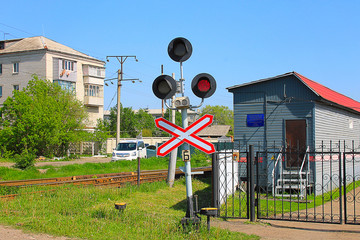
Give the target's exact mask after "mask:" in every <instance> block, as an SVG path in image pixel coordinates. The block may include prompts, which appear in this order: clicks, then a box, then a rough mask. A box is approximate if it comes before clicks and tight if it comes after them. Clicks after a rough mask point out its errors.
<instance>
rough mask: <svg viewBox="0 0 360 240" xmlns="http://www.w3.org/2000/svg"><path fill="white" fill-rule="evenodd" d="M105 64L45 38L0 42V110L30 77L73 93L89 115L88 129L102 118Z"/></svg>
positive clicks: (23, 86) (24, 85)
mask: <svg viewBox="0 0 360 240" xmlns="http://www.w3.org/2000/svg"><path fill="white" fill-rule="evenodd" d="M104 65H105V62H104V61H101V60H98V59H96V58H93V57H90V56H89V55H86V54H84V53H81V52H79V51H76V50H74V49H72V48H70V47H67V46H65V45H63V44H60V43H57V42H55V41H53V40H50V39H48V38H46V37H42V36H38V37H30V38H21V39H13V40H5V41H0V107H1V106H2V104H3V103H4V101H5V100H6V98H7V97H9V96H12V93H13V91H14V90H21V89H23V88H25V87H26V85H27V84H28V82H29V80H31V79H32V77H31V76H32V75H33V74H36V75H38V76H39V77H40V78H43V79H48V80H50V81H52V82H54V83H58V84H59V85H60V86H61V87H62V88H64V89H68V90H70V91H73V92H74V94H76V98H77V99H79V100H80V101H82V102H83V103H84V105H85V106H86V107H87V111H88V113H89V121H88V122H87V123H86V125H87V127H88V128H89V129H93V128H94V127H95V126H96V121H97V119H98V118H101V119H102V118H103V109H104V92H103V90H104V79H105V67H104Z"/></svg>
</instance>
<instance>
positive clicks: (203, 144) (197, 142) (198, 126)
mask: <svg viewBox="0 0 360 240" xmlns="http://www.w3.org/2000/svg"><path fill="white" fill-rule="evenodd" d="M213 118H214V116H212V115H209V114H206V115H204V116H202V117H201V118H199V119H198V120H197V121H196V122H194V123H193V124H191V125H190V126H189V127H187V128H186V129H183V128H182V127H179V126H177V125H175V124H173V123H172V122H169V121H168V120H166V119H164V118H157V119H156V120H155V124H156V126H157V127H158V128H160V129H161V130H164V131H165V132H167V133H170V134H171V135H173V136H174V137H173V138H171V139H170V140H169V141H167V142H165V143H164V144H162V145H161V146H160V147H159V148H158V150H157V155H159V156H166V155H167V154H168V153H170V152H171V151H172V150H174V149H175V148H177V147H179V146H180V145H181V144H183V143H184V142H186V143H188V144H190V145H192V146H194V147H196V148H198V149H200V150H201V151H203V152H205V153H207V154H211V153H213V152H215V147H214V145H213V144H212V143H209V142H207V141H205V140H204V139H202V138H200V137H198V136H196V135H195V134H196V133H198V132H200V131H201V130H202V129H204V128H205V127H207V126H209V125H210V124H211V123H212V121H213Z"/></svg>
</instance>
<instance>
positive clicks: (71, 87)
mask: <svg viewBox="0 0 360 240" xmlns="http://www.w3.org/2000/svg"><path fill="white" fill-rule="evenodd" d="M54 83H56V84H59V85H60V87H61V88H62V89H63V90H69V91H71V92H75V90H76V84H75V83H74V82H69V81H64V80H54Z"/></svg>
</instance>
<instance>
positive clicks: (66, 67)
mask: <svg viewBox="0 0 360 240" xmlns="http://www.w3.org/2000/svg"><path fill="white" fill-rule="evenodd" d="M62 69H64V70H69V71H74V62H73V61H69V60H63V61H62Z"/></svg>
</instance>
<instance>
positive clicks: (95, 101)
mask: <svg viewBox="0 0 360 240" xmlns="http://www.w3.org/2000/svg"><path fill="white" fill-rule="evenodd" d="M84 104H85V105H86V106H103V105H104V98H102V97H93V96H85V98H84Z"/></svg>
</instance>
